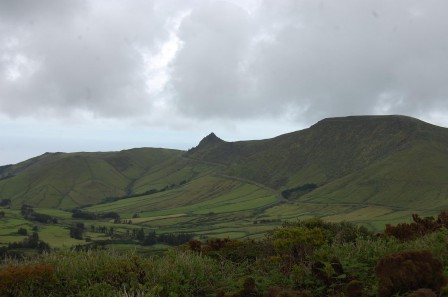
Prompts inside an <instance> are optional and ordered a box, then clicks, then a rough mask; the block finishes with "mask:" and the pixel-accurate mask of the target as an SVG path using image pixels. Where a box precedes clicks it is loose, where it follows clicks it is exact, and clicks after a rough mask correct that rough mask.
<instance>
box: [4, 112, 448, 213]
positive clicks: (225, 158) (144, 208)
mask: <svg viewBox="0 0 448 297" xmlns="http://www.w3.org/2000/svg"><path fill="white" fill-rule="evenodd" d="M445 164H446V165H445ZM0 174H1V175H2V177H4V178H5V177H7V176H8V178H6V179H1V180H0V198H1V197H4V198H11V200H12V201H13V203H12V205H13V207H16V208H17V207H20V205H21V204H23V203H27V204H31V205H34V206H37V207H46V208H59V209H71V208H75V207H86V206H89V205H90V206H91V208H92V211H100V210H107V211H112V210H119V211H120V212H123V213H124V214H126V213H127V214H130V213H134V212H136V211H139V212H146V213H148V215H156V214H158V215H160V213H163V214H165V213H167V214H169V215H182V216H185V215H186V214H185V211H186V210H188V212H189V213H196V212H197V214H203V212H204V211H206V210H205V209H206V208H204V207H205V205H208V206H207V207H209V208H210V209H211V210H210V211H212V212H214V213H221V212H224V213H225V212H226V211H230V210H232V211H237V212H238V211H239V212H242V213H245V212H247V211H248V209H252V211H253V214H251V215H250V216H252V215H254V214H257V216H258V217H261V218H271V216H272V215H274V214H276V216H277V215H280V216H281V217H284V216H285V215H286V214H287V213H290V214H291V215H296V214H299V213H301V212H303V209H310V214H311V213H312V214H313V215H317V216H330V214H332V213H333V215H334V213H335V212H336V209H339V210H340V211H342V212H344V213H345V212H348V211H349V212H350V213H356V212H357V211H360V209H364V208H366V207H373V208H374V209H376V211H379V210H378V209H388V210H390V211H392V212H395V211H397V210H400V209H401V210H402V211H404V209H413V210H415V211H419V210H422V211H423V210H424V211H437V210H442V209H444V208H448V202H447V201H448V199H446V198H448V184H447V182H446V181H445V177H446V176H448V129H447V128H442V127H438V126H435V125H431V124H428V123H425V122H423V121H420V120H418V119H415V118H411V117H406V116H397V115H393V116H350V117H340V118H328V119H323V120H321V121H319V122H317V123H316V124H314V125H312V126H310V127H309V128H307V129H303V130H299V131H294V132H290V133H286V134H282V135H279V136H276V137H273V138H269V139H262V140H249V141H237V142H228V141H224V140H222V139H221V138H219V137H218V136H216V134H214V133H213V132H212V133H210V134H209V135H207V136H206V137H204V138H203V139H202V140H201V141H200V142H199V143H198V145H197V146H196V147H194V148H192V149H190V150H188V151H180V150H169V149H155V148H139V149H131V150H125V151H120V152H97V153H48V154H44V155H41V156H38V157H35V158H32V159H29V160H26V161H24V162H20V163H18V164H15V165H12V166H10V167H8V168H3V169H2V170H1V171H0ZM10 175H11V176H10ZM248 191H249V192H250V193H252V194H250V195H249V194H248V193H249V192H248ZM282 193H289V194H288V196H287V197H286V196H283V195H282ZM247 195H249V196H247ZM132 197H136V198H132ZM248 197H250V201H253V202H251V203H250V204H248V203H249V202H244V201H246V200H247V199H249V198H248ZM257 197H260V199H258V198H257ZM261 198H262V199H261ZM123 199H126V203H124V202H122V200H123ZM108 201H114V202H111V203H109V202H108ZM247 201H249V200H247ZM105 202H107V203H106V204H104V203H105ZM98 203H101V207H100V206H98V207H95V205H96V204H98ZM92 205H93V206H92ZM201 205H202V206H201ZM319 205H327V206H332V207H330V208H316V207H317V206H319ZM350 205H351V206H350ZM355 205H358V206H357V207H355ZM299 206H300V207H299ZM349 206H350V207H352V208H353V209H351V210H350V208H349ZM291 209H297V210H295V211H294V212H292V210H291ZM300 209H302V210H300ZM324 209H325V210H324ZM330 217H332V216H330ZM348 217H350V216H348ZM376 219H378V218H376Z"/></svg>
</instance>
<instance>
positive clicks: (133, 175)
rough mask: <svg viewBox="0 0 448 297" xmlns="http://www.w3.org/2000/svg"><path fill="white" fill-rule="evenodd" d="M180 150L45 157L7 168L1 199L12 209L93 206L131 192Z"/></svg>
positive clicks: (149, 150) (146, 150)
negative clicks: (8, 171)
mask: <svg viewBox="0 0 448 297" xmlns="http://www.w3.org/2000/svg"><path fill="white" fill-rule="evenodd" d="M179 153H180V151H176V150H166V149H150V148H144V149H133V150H127V151H121V152H117V153H70V154H62V153H56V154H44V155H42V156H39V157H37V158H34V159H31V160H28V161H25V162H22V163H19V164H17V165H15V166H13V168H12V169H10V172H11V173H12V174H14V175H15V176H14V177H12V178H8V179H3V180H0V196H1V197H8V198H11V199H12V200H13V206H15V207H18V206H19V205H21V204H22V203H28V204H31V205H34V206H37V207H44V208H60V209H68V208H73V207H76V206H80V205H86V204H96V203H98V202H100V201H101V200H102V199H104V198H105V197H117V196H123V195H126V194H130V193H132V185H133V183H134V181H135V180H137V179H138V178H140V177H141V176H142V175H144V174H146V173H147V172H148V171H150V170H151V168H153V167H154V166H157V165H158V164H160V163H162V162H164V161H166V160H169V159H171V158H176V156H177V155H179Z"/></svg>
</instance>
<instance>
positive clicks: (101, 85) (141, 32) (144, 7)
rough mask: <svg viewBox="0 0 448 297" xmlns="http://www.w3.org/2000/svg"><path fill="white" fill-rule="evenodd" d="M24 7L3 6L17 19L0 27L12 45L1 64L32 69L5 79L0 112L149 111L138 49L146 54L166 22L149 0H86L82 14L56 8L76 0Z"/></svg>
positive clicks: (0, 90) (117, 113)
mask: <svg viewBox="0 0 448 297" xmlns="http://www.w3.org/2000/svg"><path fill="white" fill-rule="evenodd" d="M10 2H14V3H15V4H14V7H9V4H10ZM28 2H29V1H7V3H6V2H5V3H6V4H5V3H2V5H3V7H5V6H6V7H9V12H8V13H12V14H14V15H15V16H17V18H15V17H12V16H10V19H8V20H6V21H4V22H2V26H3V28H4V30H2V35H3V38H4V39H6V40H10V44H11V45H10V46H9V48H3V49H2V50H1V52H0V57H3V59H2V61H3V67H4V68H8V67H9V68H11V67H12V66H11V65H13V64H14V63H15V62H14V60H17V59H18V57H22V58H23V57H24V58H26V60H27V61H28V64H29V63H32V64H34V70H33V71H30V73H28V75H26V73H25V72H23V73H22V77H20V79H18V80H17V81H11V79H9V80H8V78H7V74H4V77H3V80H2V81H1V82H0V83H1V85H0V95H1V99H0V107H1V111H3V112H4V113H9V114H12V115H16V114H23V113H25V114H27V113H28V114H29V113H30V114H33V113H35V112H50V113H53V114H60V113H65V114H67V113H70V112H71V111H73V110H78V109H80V110H88V111H90V112H92V113H93V114H96V115H98V116H106V117H117V116H118V117H119V116H123V115H129V114H136V113H144V112H148V110H149V109H150V108H151V98H148V96H147V93H146V77H145V75H144V71H145V67H144V64H143V59H142V56H141V53H140V52H139V50H138V49H145V50H151V49H152V48H154V47H155V46H156V41H157V40H158V38H160V39H163V38H164V35H166V30H165V28H164V22H165V19H164V18H163V17H162V18H160V17H158V16H157V15H156V14H155V13H154V6H153V2H152V1H133V2H132V4H130V2H126V3H125V2H122V1H92V2H90V3H87V4H86V5H85V6H83V7H82V9H81V8H79V9H78V8H77V7H72V9H67V7H65V6H64V5H63V4H67V6H68V7H70V6H73V5H71V4H72V3H75V2H77V1H46V2H45V1H42V2H41V1H39V4H40V5H41V6H40V5H30V6H27V5H28V4H29V3H28ZM31 2H33V3H37V1H31ZM17 3H20V5H18V4H17ZM62 7H64V9H62ZM4 13H7V12H4ZM60 14H63V15H64V17H63V18H60ZM60 19H62V20H63V21H59V20H60ZM28 20H32V21H28ZM148 20H149V21H148ZM5 61H6V62H5ZM25 64H27V63H25ZM25 66H26V65H25ZM25 66H23V67H25ZM28 66H29V65H28ZM22 70H23V69H22Z"/></svg>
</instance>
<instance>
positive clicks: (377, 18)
mask: <svg viewBox="0 0 448 297" xmlns="http://www.w3.org/2000/svg"><path fill="white" fill-rule="evenodd" d="M447 11H448V1H446V0H440V1H432V0H424V1H423V0H418V1H417V0H394V1H390V0H339V1H334V0H322V1H317V0H309V1H300V0H264V1H263V0H247V1H244V0H227V1H213V0H210V1H207V0H198V1H194V0H141V1H139V0H133V1H125V0H120V1H118V0H85V1H83V0H77V1H76V0H39V1H36V0H0V165H1V164H9V163H16V162H19V161H22V160H25V159H27V158H30V157H33V156H36V155H40V154H42V153H44V152H47V151H50V152H55V151H65V152H72V151H99V150H101V151H110V150H120V149H126V148H133V147H143V146H145V147H168V148H179V149H188V148H190V147H192V146H195V145H196V144H197V143H198V142H199V141H200V140H201V138H202V137H204V136H205V135H207V134H208V133H210V132H212V131H213V132H215V133H216V134H217V135H218V136H220V137H221V138H223V139H224V140H229V141H233V140H246V139H260V138H269V137H273V136H276V135H279V134H282V133H286V132H291V131H295V130H300V129H303V128H306V127H308V126H310V125H312V124H313V123H315V122H316V121H318V120H320V119H322V118H326V117H333V116H346V115H361V114H403V115H409V116H413V117H417V118H420V119H422V120H425V121H427V122H431V123H433V124H437V125H440V126H444V127H448V38H447V36H446V34H447V32H448V18H447V16H446V13H447Z"/></svg>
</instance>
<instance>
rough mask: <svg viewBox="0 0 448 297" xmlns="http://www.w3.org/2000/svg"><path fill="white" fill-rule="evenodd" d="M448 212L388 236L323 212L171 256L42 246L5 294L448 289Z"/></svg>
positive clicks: (239, 294)
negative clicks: (258, 235)
mask: <svg viewBox="0 0 448 297" xmlns="http://www.w3.org/2000/svg"><path fill="white" fill-rule="evenodd" d="M447 226H448V216H447V214H446V213H444V212H442V213H441V214H439V215H438V217H437V218H421V217H419V216H416V215H415V216H413V221H412V222H411V223H403V224H399V225H397V226H390V225H389V226H387V228H386V230H385V231H384V232H382V233H380V234H373V233H372V232H370V231H368V230H367V229H365V228H363V227H358V226H356V225H353V224H350V223H345V222H342V223H328V222H324V221H322V220H319V219H311V220H304V221H295V222H289V223H284V224H283V225H282V226H281V227H278V228H276V229H274V230H273V231H272V232H270V233H269V234H268V235H267V236H266V237H265V238H263V239H258V240H234V239H233V240H232V239H208V240H207V241H199V240H191V241H189V242H188V243H185V244H183V245H181V246H178V247H176V248H174V249H172V250H170V251H168V252H166V253H165V254H164V255H162V256H151V257H145V256H142V255H139V254H137V253H135V252H129V251H128V252H125V253H120V252H117V251H111V250H101V249H97V250H80V251H79V250H78V251H75V250H58V251H51V250H48V249H45V247H44V248H43V249H42V250H43V252H42V253H41V254H40V255H37V256H36V255H35V256H32V257H27V258H19V259H18V258H11V257H7V258H5V259H4V260H3V262H2V263H1V266H0V296H14V297H20V296H23V297H25V296H35V297H39V296H91V297H99V296H104V297H106V296H117V297H129V296H150V297H156V296H160V297H175V296H182V297H188V296H191V297H200V296H217V297H249V296H259V297H280V296H289V297H294V296H300V297H308V296H310V297H311V296H333V297H342V296H348V297H354V296H379V297H388V296H408V297H416V296H422V297H425V296H448V295H447V294H448V287H446V285H447V273H448V230H447Z"/></svg>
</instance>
